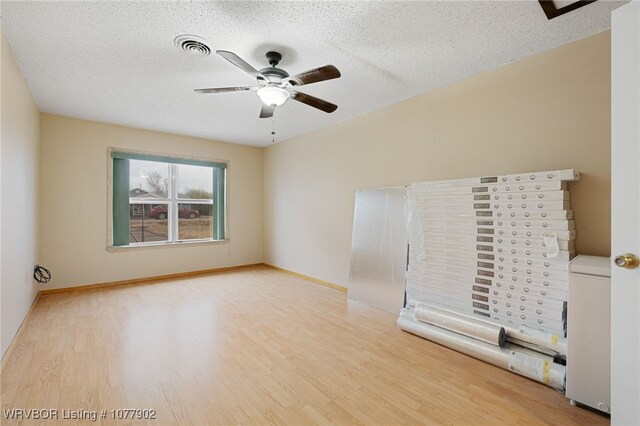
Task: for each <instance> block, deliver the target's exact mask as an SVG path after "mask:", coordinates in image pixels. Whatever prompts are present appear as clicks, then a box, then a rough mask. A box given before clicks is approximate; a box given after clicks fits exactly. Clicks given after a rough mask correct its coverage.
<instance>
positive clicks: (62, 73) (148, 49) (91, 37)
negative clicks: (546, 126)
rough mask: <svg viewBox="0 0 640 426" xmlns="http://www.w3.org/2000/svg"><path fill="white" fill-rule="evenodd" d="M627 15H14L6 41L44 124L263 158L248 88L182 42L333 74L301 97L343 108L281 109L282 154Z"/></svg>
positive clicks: (467, 10) (505, 5) (341, 9)
mask: <svg viewBox="0 0 640 426" xmlns="http://www.w3.org/2000/svg"><path fill="white" fill-rule="evenodd" d="M620 4H621V3H618V2H611V1H603V0H601V1H598V2H596V3H593V4H590V5H587V6H586V7H583V8H581V9H578V10H576V11H575V12H572V13H569V14H567V15H564V16H561V17H558V18H555V19H553V20H551V21H548V20H547V18H546V17H545V15H544V13H543V11H542V9H541V8H540V6H539V4H538V2H537V1H525V0H521V1H511V2H501V1H491V2H489V1H485V2H478V1H475V2H463V1H447V2H445V1H438V2H347V1H342V2H239V1H238V2H220V3H218V2H115V1H114V2H27V1H19V2H9V1H2V28H3V31H4V32H5V34H6V36H7V39H8V40H9V43H10V45H11V46H12V48H13V50H14V53H15V56H16V59H17V62H18V64H19V66H20V68H21V69H22V71H23V74H24V76H25V78H26V80H27V82H28V84H29V86H30V88H31V91H32V93H33V96H34V98H35V100H36V102H37V104H38V106H39V108H40V109H41V111H43V112H48V113H53V114H60V115H66V116H71V117H78V118H83V119H88V120H96V121H103V122H108V123H116V124H121V125H125V126H131V127H139V128H145V129H152V130H160V131H166V132H172V133H178V134H184V135H192V136H199V137H204V138H208V139H216V140H222V141H228V142H234V143H240V144H247V145H257V146H266V145H269V144H271V135H270V132H271V127H272V125H273V123H272V121H271V120H269V119H262V120H261V119H259V118H258V113H259V111H260V101H259V99H258V97H257V96H256V93H255V92H235V93H224V94H210V95H200V94H196V93H194V92H193V90H192V89H194V88H200V87H216V86H236V85H252V84H253V83H255V80H253V79H252V78H251V77H250V76H248V75H246V74H244V73H243V72H242V71H240V70H239V69H237V68H235V67H234V66H233V65H231V64H230V63H228V62H227V61H226V60H224V59H222V58H221V57H219V56H217V55H215V54H212V55H211V56H208V57H196V56H191V55H189V54H187V53H185V52H183V51H181V50H179V49H178V48H176V47H175V46H174V44H173V39H174V37H176V36H177V35H180V34H195V35H198V36H201V37H204V38H205V39H207V40H208V42H209V45H210V47H211V48H212V50H216V49H225V50H231V51H233V52H235V53H237V54H238V55H240V56H241V57H243V58H244V59H245V60H246V61H247V62H249V63H251V64H252V65H253V66H254V67H256V68H258V69H259V68H263V67H265V66H267V63H266V59H265V58H264V54H265V53H266V52H267V51H268V50H277V51H279V52H281V53H282V54H283V60H282V62H281V63H280V67H281V68H284V69H286V70H287V71H289V73H290V74H295V73H298V72H301V71H304V70H307V69H310V68H315V67H317V66H321V65H325V64H333V65H335V66H337V67H338V68H339V69H340V71H341V72H342V78H340V79H338V80H331V81H325V82H322V83H317V84H313V85H309V86H304V87H302V88H301V89H300V91H301V92H305V93H308V94H311V95H314V96H318V97H320V98H323V99H326V100H328V101H330V102H333V103H336V104H337V105H339V108H338V110H337V111H336V112H335V113H333V114H326V113H324V112H321V111H318V110H315V109H313V108H310V107H308V106H307V105H304V104H301V103H299V102H295V101H288V102H287V103H286V104H285V105H284V106H283V107H281V108H279V109H278V110H277V111H276V114H275V120H276V122H275V124H276V130H277V136H276V138H277V140H285V139H288V138H291V137H294V136H297V135H301V134H304V133H308V132H311V131H314V130H317V129H320V128H323V127H327V126H329V125H332V124H334V123H337V122H340V121H343V120H346V119H348V118H350V117H354V116H357V115H361V114H363V113H366V112H368V111H371V110H374V109H378V108H381V107H383V106H385V105H389V104H391V103H394V102H398V101H400V100H402V99H405V98H408V97H411V96H415V95H418V94H420V93H423V92H425V91H428V90H431V89H434V88H437V87H440V86H443V85H446V84H448V83H451V82H453V81H456V80H460V79H462V78H465V77H467V76H470V75H474V74H478V73H480V72H483V71H487V70H490V69H494V68H497V67H499V66H501V65H504V64H507V63H509V62H513V61H515V60H518V59H521V58H525V57H527V56H530V55H532V54H535V53H538V52H541V51H544V50H547V49H550V48H553V47H556V46H560V45H562V44H565V43H568V42H570V41H573V40H577V39H580V38H583V37H586V36H588V35H591V34H595V33H598V32H600V31H603V30H606V29H608V28H609V26H610V12H611V10H613V9H615V8H616V7H618V6H619V5H620Z"/></svg>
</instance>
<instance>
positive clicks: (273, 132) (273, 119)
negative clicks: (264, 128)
mask: <svg viewBox="0 0 640 426" xmlns="http://www.w3.org/2000/svg"><path fill="white" fill-rule="evenodd" d="M274 109H275V108H274ZM274 113H275V111H274ZM271 120H272V121H271V124H272V125H273V127H272V128H271V143H276V115H275V114H273V115H272V116H271Z"/></svg>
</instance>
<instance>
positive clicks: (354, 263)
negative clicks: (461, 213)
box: [348, 187, 407, 314]
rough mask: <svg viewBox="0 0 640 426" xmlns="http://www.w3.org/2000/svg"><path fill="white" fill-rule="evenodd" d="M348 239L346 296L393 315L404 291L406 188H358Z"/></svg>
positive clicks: (402, 299)
mask: <svg viewBox="0 0 640 426" xmlns="http://www.w3.org/2000/svg"><path fill="white" fill-rule="evenodd" d="M351 241H352V242H351V268H350V273H349V293H348V296H349V298H350V299H354V300H358V301H360V302H363V303H366V304H368V305H371V306H375V307H376V308H380V309H383V310H385V311H387V312H391V313H393V314H396V313H397V312H398V311H399V310H400V309H402V306H403V303H404V291H405V289H404V286H405V270H406V262H407V222H406V188H404V187H393V188H379V189H366V190H360V191H358V192H357V193H356V200H355V210H354V218H353V236H352V240H351Z"/></svg>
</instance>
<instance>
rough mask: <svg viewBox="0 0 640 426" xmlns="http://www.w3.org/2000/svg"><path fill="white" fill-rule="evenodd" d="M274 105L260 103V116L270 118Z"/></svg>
mask: <svg viewBox="0 0 640 426" xmlns="http://www.w3.org/2000/svg"><path fill="white" fill-rule="evenodd" d="M274 109H275V106H273V105H266V104H262V109H261V110H260V118H271V117H273V110H274Z"/></svg>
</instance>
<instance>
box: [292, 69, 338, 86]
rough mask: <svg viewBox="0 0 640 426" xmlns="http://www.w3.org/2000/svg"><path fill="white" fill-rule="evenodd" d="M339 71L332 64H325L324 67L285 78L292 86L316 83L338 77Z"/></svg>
mask: <svg viewBox="0 0 640 426" xmlns="http://www.w3.org/2000/svg"><path fill="white" fill-rule="evenodd" d="M340 75H341V74H340V71H338V68H336V67H334V66H333V65H325V66H324V67H320V68H316V69H312V70H309V71H305V72H301V73H300V74H296V75H294V76H293V77H289V78H288V79H287V80H288V81H289V84H291V85H292V86H302V85H303V84H311V83H317V82H319V81H325V80H332V79H334V78H339V77H340Z"/></svg>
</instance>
